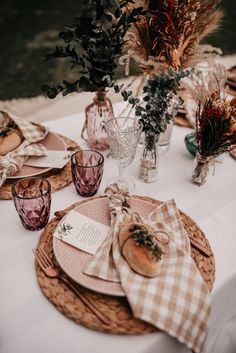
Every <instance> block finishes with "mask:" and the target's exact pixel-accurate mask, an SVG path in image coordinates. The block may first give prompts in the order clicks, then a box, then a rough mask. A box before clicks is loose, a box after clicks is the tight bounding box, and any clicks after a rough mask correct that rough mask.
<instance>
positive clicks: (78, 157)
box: [71, 150, 104, 197]
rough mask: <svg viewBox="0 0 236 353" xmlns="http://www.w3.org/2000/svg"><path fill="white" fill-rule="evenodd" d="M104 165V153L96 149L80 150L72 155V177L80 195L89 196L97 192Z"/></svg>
mask: <svg viewBox="0 0 236 353" xmlns="http://www.w3.org/2000/svg"><path fill="white" fill-rule="evenodd" d="M103 166H104V157H103V155H102V154H101V153H99V152H97V151H94V150H84V151H78V152H75V153H74V154H73V155H72V156H71V170H72V178H73V182H74V185H75V188H76V190H77V192H78V194H79V195H81V196H85V197H88V196H93V195H94V194H96V192H97V191H98V188H99V186H100V183H101V180H102V175H103Z"/></svg>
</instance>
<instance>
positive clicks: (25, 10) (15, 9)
mask: <svg viewBox="0 0 236 353" xmlns="http://www.w3.org/2000/svg"><path fill="white" fill-rule="evenodd" d="M81 6H82V0H66V1H63V0H62V1H58V0H40V1H32V0H1V1H0V48H1V54H0V77H1V79H0V100H6V99H11V98H19V97H34V96H37V95H40V94H42V92H41V88H40V87H41V85H42V84H44V83H50V82H57V81H60V79H61V77H64V78H67V79H68V80H70V79H73V75H74V74H75V71H71V70H70V69H69V67H68V65H67V64H65V62H63V60H52V61H50V62H47V63H45V62H44V56H45V54H47V53H49V52H51V51H53V50H54V48H55V46H56V45H57V44H60V43H61V41H60V40H59V38H58V32H59V31H60V30H62V29H63V26H64V25H66V24H69V23H71V21H72V20H73V18H74V17H75V16H76V15H78V14H79V13H80V10H81ZM222 8H223V10H224V12H225V16H224V19H223V21H222V25H221V28H220V30H219V31H218V32H217V33H215V34H214V35H212V36H210V37H209V38H207V40H205V42H207V43H209V44H212V45H214V46H216V47H220V48H221V49H222V51H223V53H224V54H234V53H236V31H235V18H236V1H235V0H222ZM131 73H132V72H131ZM123 75H124V70H123V67H120V68H119V70H118V72H117V76H118V77H121V76H123Z"/></svg>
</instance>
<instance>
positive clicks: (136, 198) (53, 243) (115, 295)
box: [52, 195, 161, 297]
mask: <svg viewBox="0 0 236 353" xmlns="http://www.w3.org/2000/svg"><path fill="white" fill-rule="evenodd" d="M135 196H136V195H132V199H133V200H136V201H138V202H140V201H141V202H142V203H148V204H149V205H151V206H152V207H154V208H155V207H156V205H155V206H154V205H153V204H152V203H151V202H150V201H148V200H142V199H139V198H138V197H135ZM100 197H102V198H103V199H107V196H106V195H104V196H100ZM92 200H93V199H89V200H86V201H85V202H86V203H89V202H91V201H92ZM160 203H161V201H160ZM79 206H80V204H78V205H76V206H75V207H74V208H73V209H75V208H77V207H79ZM69 211H70V210H68V212H69ZM62 219H63V218H62ZM59 222H61V220H60V221H59ZM59 222H58V224H59ZM58 224H57V225H58ZM56 228H57V226H56ZM56 228H55V229H54V230H53V233H54V231H55V230H56ZM53 233H52V238H53V239H52V248H53V254H54V256H55V258H56V260H57V262H58V265H59V266H60V267H61V269H62V270H63V271H64V272H65V273H66V275H68V276H69V277H70V278H71V279H72V280H73V281H75V282H76V283H78V284H79V285H81V286H82V287H84V288H86V289H89V290H92V291H94V292H96V293H100V294H104V295H111V296H113V297H125V296H126V294H125V292H124V291H123V289H122V287H121V284H120V291H118V290H116V291H115V292H114V291H109V289H108V290H106V291H105V292H104V290H101V289H100V287H96V288H95V287H94V286H91V285H89V284H88V285H87V284H84V282H83V283H82V282H79V281H78V279H77V278H75V277H74V276H73V275H71V274H69V273H68V272H67V270H65V267H63V265H62V264H61V261H60V259H59V258H58V254H56V251H55V248H54V246H56V243H60V242H62V243H64V244H66V246H68V247H71V248H74V249H76V251H79V252H80V251H81V252H83V251H82V250H80V249H77V248H75V247H73V246H72V245H70V244H67V243H65V242H63V241H62V240H60V239H58V238H56V237H54V236H53ZM87 276H88V275H87ZM88 277H92V276H88ZM97 279H99V280H101V281H103V282H112V281H106V280H105V279H102V278H97ZM113 283H120V282H113Z"/></svg>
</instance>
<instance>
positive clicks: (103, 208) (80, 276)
mask: <svg viewBox="0 0 236 353" xmlns="http://www.w3.org/2000/svg"><path fill="white" fill-rule="evenodd" d="M156 207H157V205H154V204H152V203H151V202H148V201H144V200H141V199H137V198H133V199H132V201H131V208H132V210H134V211H136V212H138V213H139V214H140V215H142V216H144V217H146V216H147V215H148V214H149V213H150V212H152V211H153V210H154V209H155V208H156ZM74 211H76V212H78V213H81V214H82V215H85V216H87V217H90V218H92V219H94V220H95V221H97V222H100V223H103V224H105V225H110V214H109V210H108V198H107V197H99V198H97V199H92V200H88V201H86V202H84V203H81V204H80V205H78V206H77V207H76V208H74ZM53 251H54V254H55V257H56V259H57V262H58V264H59V265H60V267H61V268H62V269H63V271H64V272H65V273H66V274H67V275H68V276H69V277H71V278H72V279H73V280H74V281H75V282H77V283H78V284H80V285H82V286H84V287H86V288H88V289H91V290H93V291H95V292H99V293H103V294H109V295H114V296H125V294H124V292H123V290H122V287H121V285H120V283H117V282H110V281H105V280H102V279H100V278H97V277H92V276H88V275H86V274H84V273H83V269H84V267H85V265H86V263H87V262H88V261H90V260H91V258H92V257H93V255H90V254H88V253H86V252H84V251H81V250H79V249H77V248H75V247H73V246H71V245H69V244H66V243H65V242H63V241H62V240H60V239H58V238H56V237H53Z"/></svg>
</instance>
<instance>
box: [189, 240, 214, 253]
mask: <svg viewBox="0 0 236 353" xmlns="http://www.w3.org/2000/svg"><path fill="white" fill-rule="evenodd" d="M189 240H190V244H191V245H192V247H193V248H195V249H197V250H199V251H200V252H201V253H202V254H203V255H205V256H207V257H209V256H211V255H212V252H211V250H209V249H207V248H206V247H205V246H203V245H201V244H199V243H198V242H197V241H196V240H194V239H193V238H192V237H189Z"/></svg>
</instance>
